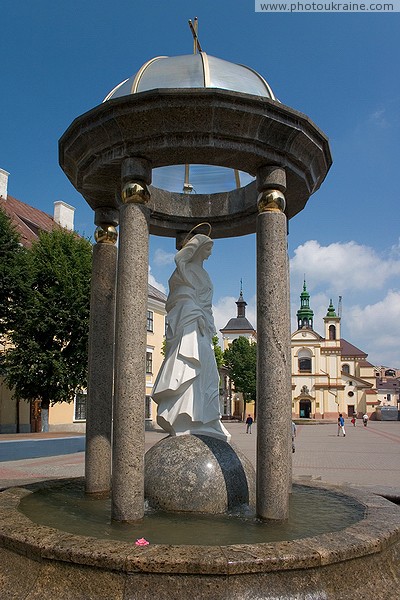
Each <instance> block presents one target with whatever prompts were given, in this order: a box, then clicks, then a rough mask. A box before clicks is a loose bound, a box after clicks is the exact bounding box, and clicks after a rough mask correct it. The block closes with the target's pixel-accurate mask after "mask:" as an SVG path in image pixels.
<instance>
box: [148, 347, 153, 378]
mask: <svg viewBox="0 0 400 600" xmlns="http://www.w3.org/2000/svg"><path fill="white" fill-rule="evenodd" d="M146 373H148V374H149V375H152V373H153V353H152V352H146Z"/></svg>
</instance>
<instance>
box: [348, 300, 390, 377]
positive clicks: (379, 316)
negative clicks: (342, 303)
mask: <svg viewBox="0 0 400 600" xmlns="http://www.w3.org/2000/svg"><path fill="white" fill-rule="evenodd" d="M344 316H345V319H346V324H347V329H348V331H349V334H350V335H349V337H350V336H352V337H354V338H355V339H358V340H360V341H361V343H362V344H363V346H362V347H361V348H362V349H363V350H365V352H368V354H369V357H368V360H370V361H371V362H372V363H374V364H375V363H376V364H384V365H387V366H392V367H398V366H399V365H400V353H399V339H400V291H398V290H389V291H388V292H387V294H386V296H385V297H384V298H383V299H382V300H379V301H378V302H376V303H375V304H367V305H366V306H364V307H363V306H360V305H354V306H351V307H349V308H348V309H346V313H345V315H344ZM349 341H351V340H350V339H349Z"/></svg>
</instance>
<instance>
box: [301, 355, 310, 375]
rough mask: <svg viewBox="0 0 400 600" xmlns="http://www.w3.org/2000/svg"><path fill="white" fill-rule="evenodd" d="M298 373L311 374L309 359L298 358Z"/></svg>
mask: <svg viewBox="0 0 400 600" xmlns="http://www.w3.org/2000/svg"><path fill="white" fill-rule="evenodd" d="M299 371H300V373H311V358H299Z"/></svg>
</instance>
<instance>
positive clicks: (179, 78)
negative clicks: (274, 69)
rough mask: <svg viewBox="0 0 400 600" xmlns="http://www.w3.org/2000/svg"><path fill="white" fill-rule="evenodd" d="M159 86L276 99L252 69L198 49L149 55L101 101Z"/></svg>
mask: <svg viewBox="0 0 400 600" xmlns="http://www.w3.org/2000/svg"><path fill="white" fill-rule="evenodd" d="M160 88H171V89H180V88H217V89H222V90H231V91H233V92H242V93H244V94H251V95H253V96H263V97H264V98H270V99H271V100H276V98H275V96H274V93H273V91H272V90H271V88H270V86H269V85H268V83H267V82H266V81H265V79H264V78H263V77H262V76H261V75H259V74H258V73H257V72H256V71H253V69H250V68H249V67H246V66H244V65H238V64H235V63H231V62H228V61H226V60H223V59H221V58H216V57H215V56H209V55H208V54H206V53H205V52H200V53H199V54H187V55H183V56H157V57H156V58H152V59H151V60H149V61H147V62H146V63H145V64H144V65H143V66H142V67H141V68H140V69H139V71H138V72H137V73H136V74H135V75H132V77H129V78H128V79H125V80H124V81H122V82H121V83H119V84H118V85H117V86H116V87H115V88H114V89H113V90H112V91H111V92H110V93H109V94H108V95H107V96H106V97H105V98H104V100H103V102H107V100H111V99H112V98H120V97H121V96H129V95H130V94H136V93H139V92H146V91H149V90H155V89H160Z"/></svg>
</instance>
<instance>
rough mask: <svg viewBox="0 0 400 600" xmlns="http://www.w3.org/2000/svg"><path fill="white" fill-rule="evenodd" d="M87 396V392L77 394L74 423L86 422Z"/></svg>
mask: <svg viewBox="0 0 400 600" xmlns="http://www.w3.org/2000/svg"><path fill="white" fill-rule="evenodd" d="M86 400H87V395H86V393H85V392H78V393H77V394H75V406H74V421H86V407H87V402H86Z"/></svg>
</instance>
